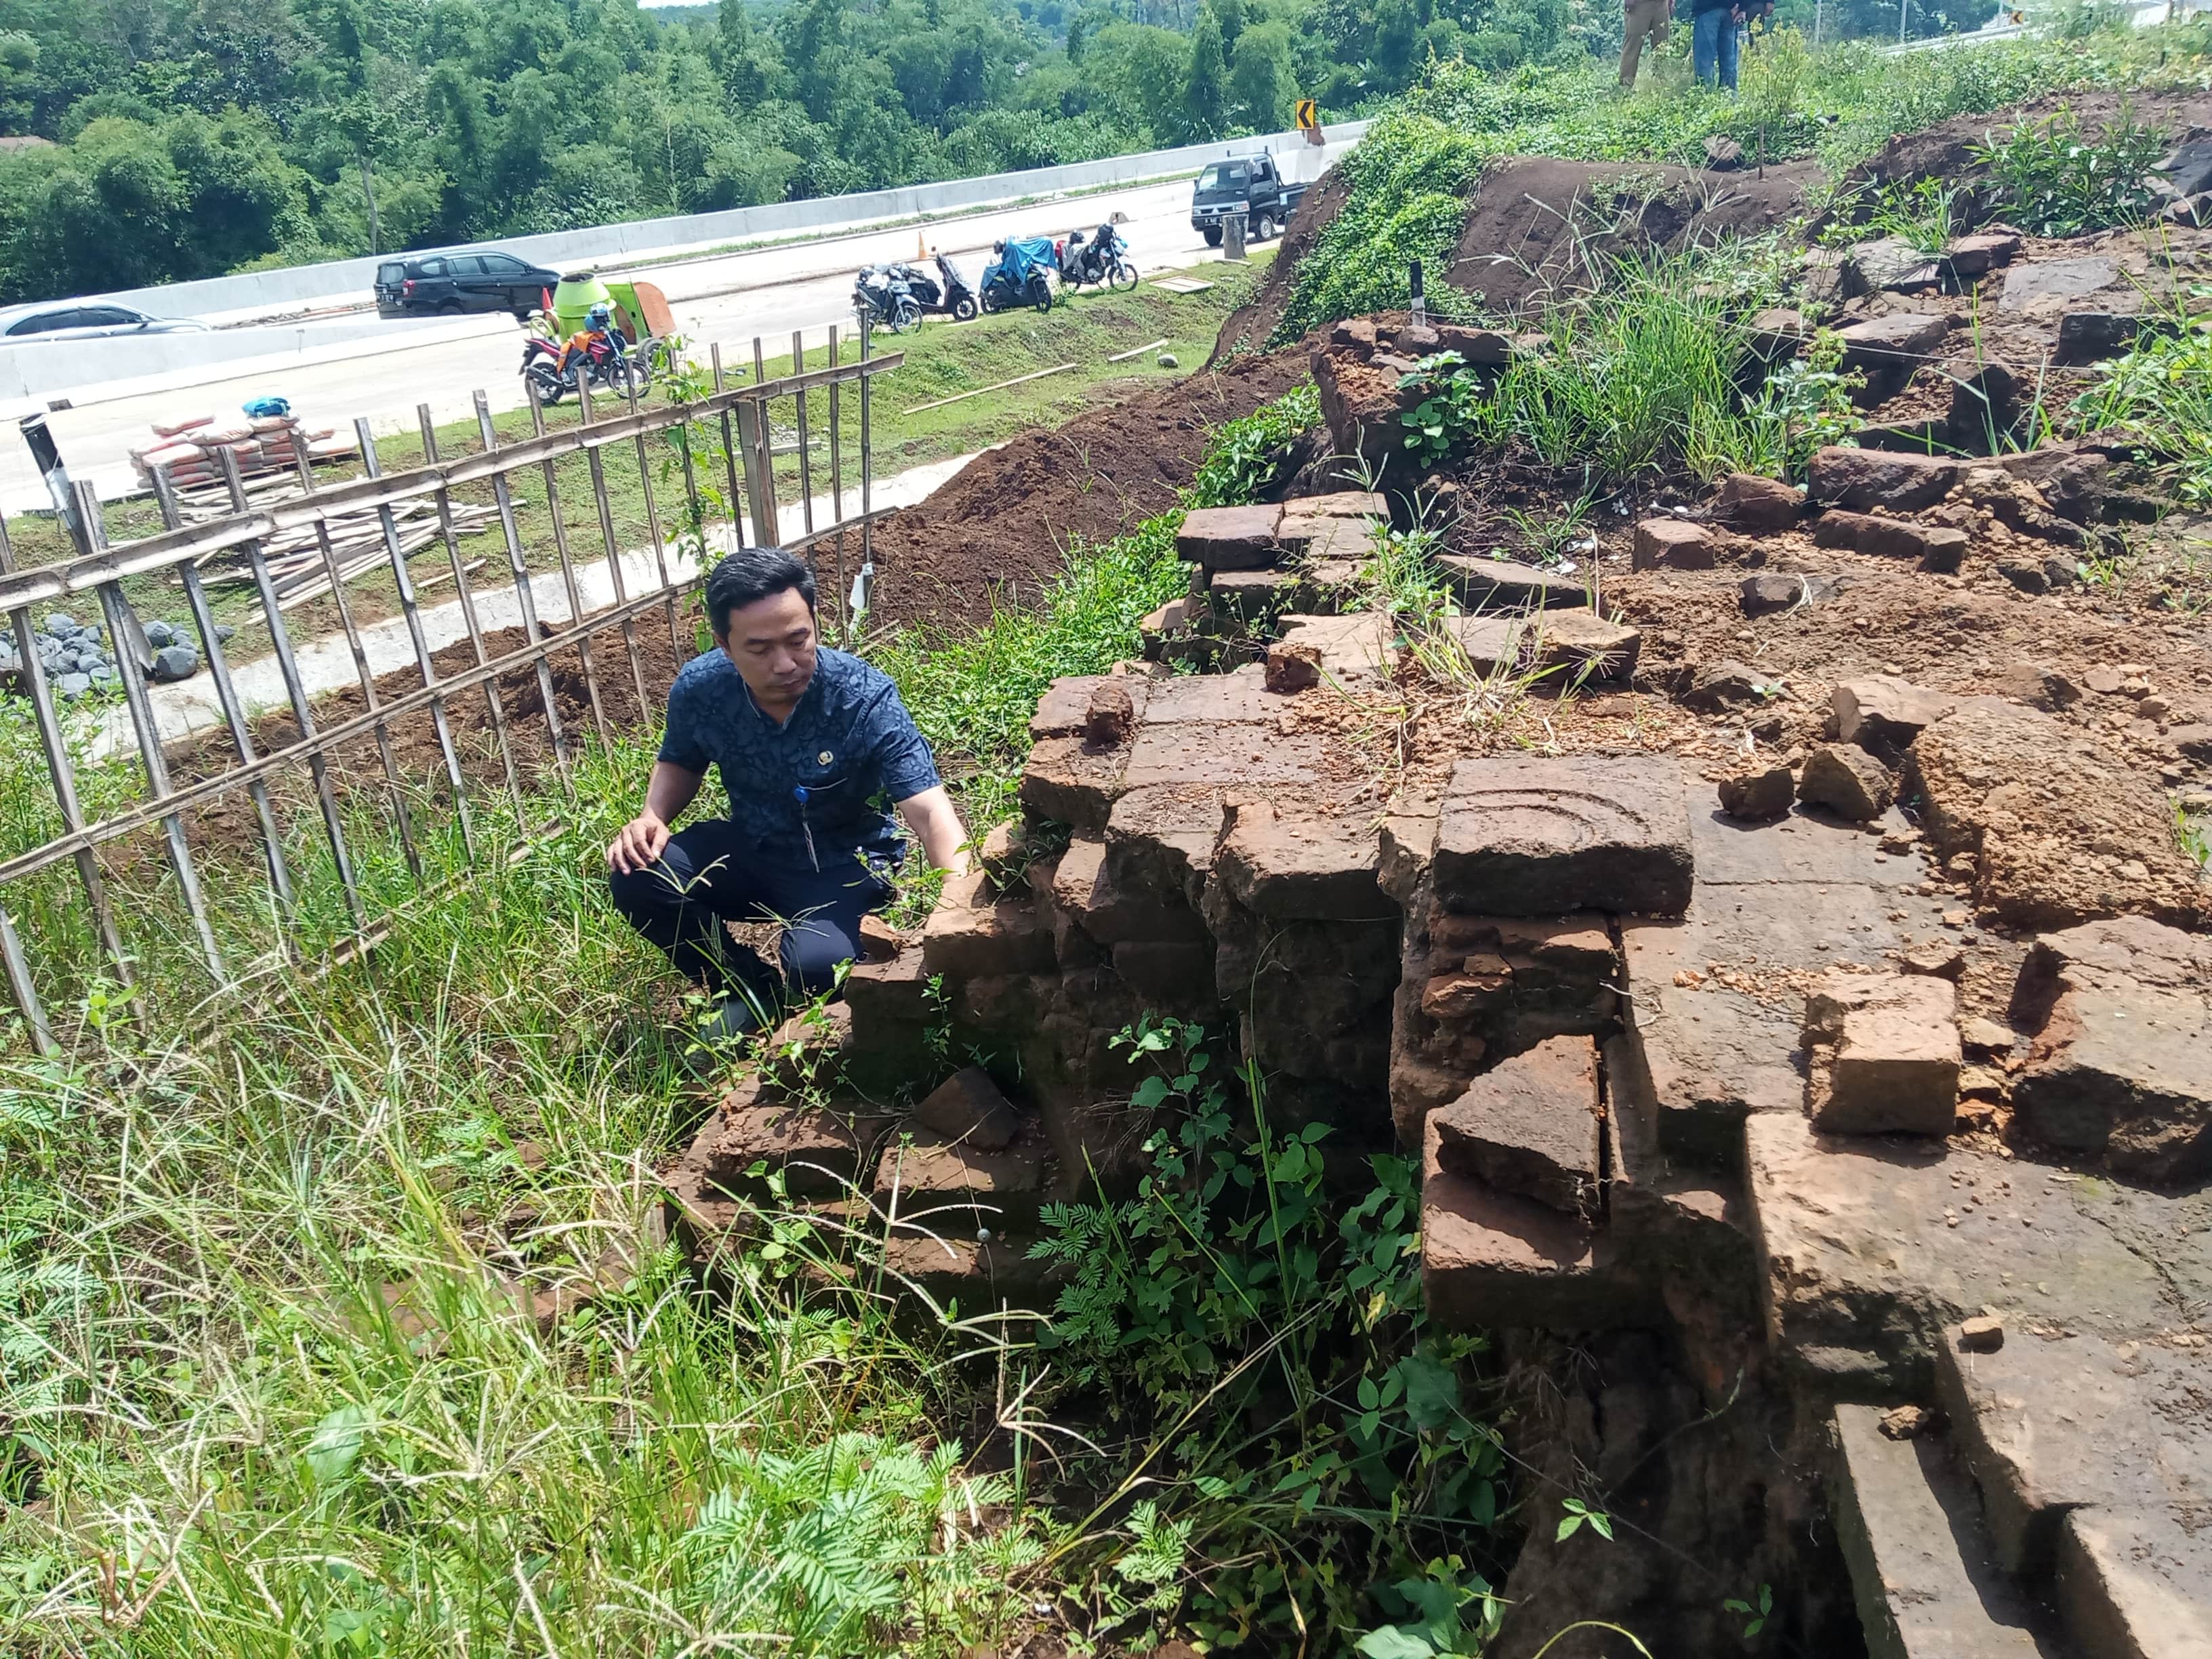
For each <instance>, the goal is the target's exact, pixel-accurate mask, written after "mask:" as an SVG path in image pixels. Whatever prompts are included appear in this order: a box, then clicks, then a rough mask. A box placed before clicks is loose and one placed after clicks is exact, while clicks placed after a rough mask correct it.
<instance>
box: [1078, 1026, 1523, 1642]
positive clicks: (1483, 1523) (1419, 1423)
mask: <svg viewBox="0 0 2212 1659" xmlns="http://www.w3.org/2000/svg"><path fill="white" fill-rule="evenodd" d="M1116 1046H1117V1047H1118V1048H1121V1050H1122V1051H1123V1052H1124V1053H1125V1054H1127V1055H1128V1056H1129V1058H1130V1059H1131V1060H1132V1061H1133V1065H1134V1066H1136V1068H1137V1069H1138V1071H1139V1073H1141V1075H1140V1078H1139V1081H1138V1083H1137V1084H1136V1085H1135V1088H1134V1090H1133V1093H1132V1104H1133V1106H1135V1107H1136V1108H1137V1109H1139V1110H1142V1111H1145V1112H1147V1113H1149V1114H1151V1115H1152V1117H1153V1119H1154V1121H1155V1123H1156V1126H1157V1127H1154V1128H1153V1129H1152V1132H1151V1133H1150V1134H1149V1136H1148V1137H1147V1139H1146V1143H1145V1156H1146V1160H1147V1169H1146V1174H1145V1175H1144V1176H1143V1177H1142V1178H1141V1180H1140V1181H1139V1184H1138V1187H1137V1190H1136V1193H1135V1194H1134V1195H1133V1197H1131V1198H1129V1199H1127V1200H1121V1201H1119V1202H1109V1203H1097V1204H1066V1205H1054V1206H1048V1208H1047V1209H1046V1211H1045V1212H1044V1221H1045V1224H1046V1225H1047V1227H1048V1229H1049V1232H1050V1236H1049V1237H1047V1238H1046V1239H1044V1240H1042V1242H1040V1243H1039V1244H1038V1245H1037V1246H1036V1254H1037V1255H1040V1256H1042V1257H1044V1258H1046V1259H1048V1260H1053V1261H1061V1262H1065V1263H1066V1264H1067V1266H1068V1268H1069V1270H1070V1277H1069V1279H1068V1281H1067V1283H1066V1285H1065V1286H1064V1288H1063V1289H1062V1290H1061V1291H1060V1296H1059V1299H1058V1301H1057V1303H1056V1304H1055V1305H1054V1309H1053V1310H1052V1314H1051V1317H1050V1321H1049V1322H1048V1325H1047V1326H1046V1327H1045V1328H1044V1330H1043V1332H1042V1334H1040V1336H1039V1338H1038V1350H1039V1354H1040V1357H1041V1358H1053V1357H1054V1356H1058V1357H1060V1360H1061V1362H1062V1364H1064V1365H1065V1367H1066V1370H1065V1373H1064V1376H1065V1384H1064V1386H1070V1387H1073V1388H1074V1389H1079V1390H1084V1391H1088V1392H1091V1393H1093V1394H1095V1395H1097V1398H1098V1399H1099V1400H1100V1401H1101V1402H1102V1404H1103V1407H1104V1409H1105V1410H1106V1411H1107V1413H1109V1415H1110V1416H1111V1417H1112V1418H1114V1419H1117V1420H1119V1421H1121V1422H1125V1423H1127V1424H1128V1425H1131V1426H1132V1428H1133V1429H1134V1430H1135V1431H1137V1432H1138V1434H1139V1437H1140V1439H1141V1440H1142V1441H1143V1443H1145V1447H1146V1450H1145V1453H1144V1455H1143V1456H1142V1457H1141V1458H1140V1459H1139V1460H1137V1463H1136V1467H1137V1468H1139V1469H1141V1470H1142V1471H1143V1475H1144V1482H1145V1489H1146V1513H1145V1514H1144V1516H1143V1517H1142V1522H1141V1524H1139V1516H1137V1515H1136V1514H1135V1513H1132V1514H1131V1516H1130V1517H1129V1520H1128V1522H1127V1525H1126V1528H1125V1529H1124V1530H1123V1532H1122V1533H1121V1534H1120V1535H1119V1536H1115V1535H1111V1534H1109V1536H1108V1537H1106V1538H1103V1539H1099V1540H1097V1541H1094V1542H1091V1543H1088V1544H1085V1545H1083V1546H1080V1547H1078V1548H1077V1549H1075V1550H1074V1551H1073V1552H1071V1553H1070V1557H1069V1559H1071V1560H1078V1559H1084V1557H1085V1553H1086V1552H1095V1553H1097V1554H1098V1555H1101V1556H1104V1557H1106V1558H1108V1559H1110V1561H1111V1564H1112V1567H1113V1570H1114V1571H1113V1573H1112V1575H1111V1576H1110V1577H1109V1576H1108V1575H1104V1574H1099V1573H1097V1572H1095V1571H1094V1572H1093V1573H1092V1574H1091V1575H1090V1577H1091V1583H1093V1584H1097V1585H1109V1586H1110V1585H1111V1584H1112V1583H1114V1580H1115V1579H1116V1578H1118V1579H1121V1580H1123V1581H1127V1580H1131V1579H1134V1580H1135V1581H1136V1582H1138V1583H1142V1584H1143V1585H1145V1586H1146V1594H1145V1595H1143V1596H1142V1597H1132V1596H1128V1595H1123V1596H1122V1597H1121V1603H1120V1605H1119V1606H1115V1605H1113V1604H1112V1603H1111V1602H1110V1601H1105V1600H1100V1601H1096V1602H1094V1605H1093V1607H1091V1609H1090V1610H1089V1611H1090V1612H1091V1615H1092V1617H1093V1619H1094V1620H1097V1622H1094V1623H1092V1625H1091V1633H1092V1635H1093V1636H1094V1638H1095V1637H1098V1636H1103V1635H1105V1634H1109V1633H1111V1634H1115V1635H1117V1636H1121V1637H1124V1638H1126V1637H1127V1636H1130V1635H1132V1634H1139V1633H1141V1632H1143V1631H1144V1630H1146V1628H1148V1627H1149V1628H1152V1629H1160V1630H1164V1629H1165V1628H1167V1627H1168V1626H1169V1623H1170V1621H1171V1620H1176V1619H1178V1618H1179V1619H1180V1620H1181V1621H1182V1622H1183V1623H1185V1624H1187V1625H1188V1626H1189V1627H1190V1628H1191V1629H1192V1630H1194V1632H1197V1633H1199V1634H1200V1636H1201V1637H1202V1638H1204V1639H1206V1640H1207V1641H1208V1642H1210V1643H1213V1644H1219V1645H1234V1644H1239V1643H1245V1642H1256V1643H1258V1644H1261V1645H1263V1646H1266V1647H1269V1648H1273V1647H1274V1646H1277V1645H1279V1644H1291V1643H1295V1642H1297V1641H1298V1639H1299V1638H1300V1636H1301V1634H1303V1635H1304V1638H1305V1639H1306V1641H1307V1642H1308V1643H1309V1644H1311V1645H1313V1646H1316V1647H1317V1648H1326V1647H1328V1646H1330V1645H1332V1644H1333V1643H1334V1642H1337V1641H1346V1640H1351V1639H1355V1638H1357V1637H1358V1633H1359V1632H1362V1631H1364V1630H1368V1629H1370V1628H1372V1627H1374V1626H1380V1625H1385V1624H1389V1623H1391V1622H1393V1621H1394V1620H1395V1619H1396V1618H1397V1617H1398V1616H1400V1615H1401V1613H1402V1612H1403V1610H1404V1608H1405V1606H1406V1597H1405V1595H1404V1594H1403V1591H1402V1589H1401V1581H1402V1580H1406V1579H1408V1578H1410V1579H1412V1580H1414V1581H1419V1580H1420V1579H1421V1578H1422V1577H1423V1574H1424V1571H1425V1565H1426V1564H1428V1563H1430V1562H1431V1561H1433V1560H1435V1559H1438V1558H1440V1557H1441V1556H1442V1555H1443V1553H1447V1552H1448V1551H1449V1549H1450V1548H1451V1547H1454V1546H1455V1545H1456V1546H1457V1547H1462V1548H1463V1547H1465V1543H1466V1540H1467V1537H1468V1531H1469V1529H1470V1528H1472V1529H1474V1531H1475V1532H1477V1533H1478V1534H1479V1533H1480V1532H1482V1531H1485V1530H1486V1529H1488V1528H1491V1527H1492V1525H1494V1524H1495V1522H1496V1521H1497V1519H1498V1515H1499V1512H1500V1510H1501V1508H1502V1506H1503V1502H1504V1488H1503V1481H1502V1476H1503V1473H1504V1454H1503V1453H1502V1451H1501V1450H1500V1449H1499V1447H1498V1443H1497V1441H1496V1438H1495V1436H1494V1434H1493V1433H1492V1429H1491V1427H1490V1425H1489V1424H1488V1422H1487V1421H1486V1419H1485V1418H1484V1417H1483V1416H1482V1415H1481V1414H1480V1413H1478V1412H1477V1411H1476V1410H1475V1409H1474V1407H1473V1404H1472V1400H1471V1390H1470V1387H1469V1383H1468V1373H1467V1371H1466V1370H1465V1366H1464V1362H1465V1361H1467V1360H1468V1359H1469V1358H1472V1357H1473V1356H1474V1355H1475V1354H1477V1353H1480V1352H1482V1350H1483V1346H1484V1345H1483V1343H1482V1341H1481V1340H1480V1339H1472V1338H1466V1337H1461V1336H1447V1335H1444V1334H1440V1333H1435V1332H1431V1331H1430V1330H1429V1329H1428V1328H1427V1317H1426V1315H1425V1311H1424V1310H1423V1308H1422V1305H1421V1296H1420V1284H1419V1234H1418V1231H1417V1227H1418V1220H1419V1182H1418V1179H1417V1176H1416V1172H1415V1170H1414V1169H1413V1164H1411V1163H1410V1162H1409V1161H1408V1160H1407V1159H1405V1158H1397V1157H1390V1156H1383V1155H1374V1156H1370V1157H1367V1158H1364V1159H1361V1160H1358V1162H1364V1164H1366V1166H1367V1168H1366V1170H1365V1172H1364V1176H1352V1177H1349V1178H1347V1176H1346V1174H1345V1173H1344V1172H1342V1171H1339V1172H1338V1173H1337V1174H1336V1175H1334V1176H1332V1174H1331V1160H1332V1158H1333V1157H1335V1156H1337V1155H1335V1154H1333V1153H1332V1152H1331V1150H1330V1148H1329V1145H1328V1139H1329V1133H1330V1131H1329V1128H1328V1126H1327V1125H1324V1124H1314V1125H1309V1126H1306V1127H1302V1128H1297V1129H1289V1128H1285V1127H1279V1126H1277V1125H1275V1124H1274V1123H1273V1122H1272V1121H1271V1120H1270V1118H1269V1115H1268V1112H1267V1098H1266V1091H1265V1089H1264V1088H1263V1087H1262V1085H1261V1079H1260V1078H1259V1076H1258V1073H1257V1072H1256V1070H1255V1068H1253V1067H1252V1066H1249V1065H1247V1066H1243V1067H1237V1066H1235V1064H1234V1063H1233V1061H1232V1060H1231V1058H1230V1055H1229V1051H1228V1048H1227V1047H1226V1045H1225V1043H1224V1042H1221V1040H1220V1039H1219V1038H1218V1036H1216V1035H1215V1034H1213V1033H1211V1032H1209V1031H1207V1030H1206V1029H1204V1028H1202V1027H1200V1026H1197V1025H1194V1024H1189V1023H1188V1022H1185V1021H1182V1020H1177V1019H1171V1018H1169V1019H1162V1018H1152V1019H1147V1020H1146V1021H1144V1022H1142V1023H1141V1024H1138V1025H1136V1026H1134V1027H1133V1028H1130V1029H1129V1030H1125V1031H1123V1032H1122V1033H1121V1036H1120V1037H1119V1038H1118V1039H1116ZM1344 1161H1345V1162H1346V1163H1353V1162H1354V1160H1353V1159H1352V1158H1345V1160H1344ZM1355 1167H1356V1166H1355ZM1355 1194H1358V1196H1356V1197H1355V1196H1354V1195H1355ZM1135 1490H1136V1488H1135V1486H1133V1485H1130V1484H1127V1483H1126V1482H1125V1483H1123V1485H1122V1486H1121V1487H1119V1488H1117V1489H1114V1490H1113V1491H1112V1492H1111V1493H1110V1495H1109V1498H1108V1499H1107V1500H1106V1503H1105V1504H1102V1505H1101V1510H1102V1512H1103V1510H1106V1509H1108V1508H1109V1507H1110V1506H1112V1505H1113V1504H1115V1503H1116V1502H1117V1501H1118V1500H1119V1499H1121V1497H1122V1496H1123V1493H1124V1492H1127V1493H1131V1494H1133V1492H1135ZM1125 1540H1126V1541H1125ZM1456 1565H1458V1563H1457V1562H1456V1561H1455V1566H1456ZM1459 1587H1460V1588H1461V1589H1464V1590H1465V1591H1467V1593H1468V1596H1469V1597H1470V1598H1472V1599H1475V1600H1477V1601H1479V1604H1480V1607H1479V1610H1478V1613H1477V1620H1478V1622H1480V1620H1481V1619H1484V1618H1488V1617H1492V1616H1494V1613H1493V1612H1492V1600H1491V1587H1490V1583H1489V1582H1488V1580H1487V1579H1486V1578H1485V1577H1482V1576H1481V1575H1480V1573H1477V1572H1469V1573H1468V1574H1466V1575H1465V1577H1463V1578H1462V1580H1461V1581H1460V1586H1459ZM1100 1615H1105V1616H1104V1617H1103V1618H1102V1617H1100Z"/></svg>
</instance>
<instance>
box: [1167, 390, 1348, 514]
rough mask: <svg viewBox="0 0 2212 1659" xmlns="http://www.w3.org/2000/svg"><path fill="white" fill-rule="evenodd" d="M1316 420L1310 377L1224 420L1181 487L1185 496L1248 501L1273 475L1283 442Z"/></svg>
mask: <svg viewBox="0 0 2212 1659" xmlns="http://www.w3.org/2000/svg"><path fill="white" fill-rule="evenodd" d="M1320 424H1321V394H1320V393H1319V392H1316V390H1315V389H1314V387H1313V385H1312V384H1311V382H1308V383H1307V384H1305V385H1303V386H1293V387H1291V390H1289V391H1288V392H1285V393H1284V394H1283V395H1282V396H1281V397H1279V398H1276V399H1275V400H1274V401H1273V403H1271V404H1265V405H1263V406H1262V407H1261V408H1259V409H1256V410H1253V411H1252V413H1251V414H1249V415H1247V416H1244V417H1243V419H1242V420H1236V421H1229V422H1225V423H1224V424H1223V426H1222V428H1221V429H1220V430H1219V431H1218V432H1217V433H1215V434H1214V437H1213V446H1212V451H1211V453H1208V454H1207V456H1206V459H1205V460H1204V461H1203V462H1201V463H1200V465H1199V469H1198V471H1197V473H1196V474H1195V476H1194V477H1192V479H1191V481H1190V488H1189V489H1188V490H1187V491H1185V492H1184V495H1185V498H1186V500H1187V501H1188V503H1189V504H1190V505H1191V506H1192V507H1233V506H1236V505H1237V504H1238V503H1240V502H1243V501H1251V500H1252V499H1254V497H1255V496H1256V495H1258V493H1259V492H1260V491H1261V490H1262V489H1266V488H1267V486H1268V485H1270V484H1272V483H1274V482H1275V481H1276V478H1277V477H1278V476H1279V473H1280V471H1281V467H1280V465H1279V459H1280V452H1281V450H1282V447H1283V446H1284V445H1285V444H1286V443H1288V442H1289V441H1291V439H1293V438H1295V437H1297V435H1299V434H1300V433H1302V432H1304V431H1306V430H1308V429H1309V428H1312V427H1316V426H1318V425H1320Z"/></svg>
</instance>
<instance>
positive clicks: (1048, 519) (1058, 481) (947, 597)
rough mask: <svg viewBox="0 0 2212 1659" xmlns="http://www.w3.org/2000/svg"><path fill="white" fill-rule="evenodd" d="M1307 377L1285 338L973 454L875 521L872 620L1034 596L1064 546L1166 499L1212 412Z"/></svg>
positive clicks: (1240, 408)
mask: <svg viewBox="0 0 2212 1659" xmlns="http://www.w3.org/2000/svg"><path fill="white" fill-rule="evenodd" d="M1305 376H1306V353H1305V350H1304V348H1303V347H1294V348H1292V349H1290V350H1287V351H1282V352H1278V353H1275V354H1274V355H1273V356H1266V357H1258V358H1251V359H1246V360H1243V361H1240V362H1236V363H1233V364H1231V365H1230V366H1229V367H1227V368H1224V369H1222V370H1220V371H1218V372H1216V371H1214V370H1211V369H1208V370H1203V371H1201V372H1200V373H1199V374H1194V375H1193V376H1191V377H1190V378H1189V379H1188V380H1182V381H1179V382H1177V383H1176V384H1175V385H1173V386H1163V387H1160V388H1159V389H1158V390H1156V391H1151V392H1141V393H1139V394H1138V395H1137V396H1135V397H1133V398H1129V399H1127V401H1125V402H1122V403H1118V404H1112V405H1110V406H1109V407H1106V408H1103V409H1099V410H1094V411H1093V412H1091V413H1090V414H1088V415H1085V416H1080V417H1079V418H1078V419H1076V420H1073V421H1071V422H1068V423H1067V424H1066V426H1063V427H1059V428H1055V429H1054V430H1052V431H1048V432H1031V433H1027V434H1024V435H1023V436H1021V437H1018V438H1016V439H1014V440H1013V441H1012V442H1010V443H1006V444H1003V445H1001V446H1000V447H999V448H997V449H994V450H992V451H990V452H989V453H987V454H983V455H979V456H978V457H976V459H974V460H973V461H970V462H969V464H968V465H966V466H965V467H963V469H961V471H959V473H958V474H957V475H956V476H955V477H952V478H951V480H950V481H948V482H947V483H945V484H943V485H941V486H940V487H939V489H938V490H937V491H936V493H935V494H933V495H931V496H930V497H929V499H928V500H927V501H923V502H921V504H920V505H918V506H915V507H908V508H907V509H906V510H905V511H903V512H902V513H896V514H894V515H893V516H892V517H891V518H890V519H888V520H885V521H884V523H883V524H882V525H881V526H878V529H877V531H876V536H875V562H876V589H875V609H874V611H873V612H872V617H873V619H874V620H875V622H876V623H878V625H890V624H901V625H908V626H910V625H913V624H915V623H933V624H943V625H949V626H957V625H960V624H963V623H981V622H985V621H987V620H988V619H989V617H990V616H991V613H992V611H994V609H996V608H998V607H999V606H1001V605H1026V604H1030V603H1031V602H1033V601H1034V600H1035V599H1036V597H1037V595H1038V594H1039V593H1040V592H1042V589H1043V587H1044V586H1045V584H1046V583H1047V582H1048V581H1050V580H1052V578H1053V577H1054V576H1055V575H1057V574H1059V573H1060V570H1061V569H1062V568H1064V567H1065V566H1066V562H1067V554H1068V550H1070V548H1072V547H1073V546H1074V545H1075V544H1078V543H1083V542H1092V543H1095V542H1103V541H1107V540H1109V539H1111V538H1113V537H1115V536H1118V535H1120V534H1121V532H1124V531H1126V530H1128V529H1129V528H1131V527H1132V526H1135V525H1137V524H1139V523H1141V522H1143V521H1144V520H1146V519H1149V518H1151V517H1152V516H1153V515H1154V514H1155V513H1164V512H1165V511H1166V510H1167V509H1168V508H1170V507H1173V506H1174V505H1175V504H1176V501H1177V500H1178V498H1179V497H1178V492H1179V491H1180V490H1181V489H1182V487H1183V486H1184V485H1186V484H1188V483H1189V482H1190V478H1191V474H1192V473H1193V472H1194V471H1195V470H1196V469H1197V466H1198V464H1199V462H1200V460H1201V459H1204V457H1205V454H1206V448H1207V447H1208V445H1209V444H1211V442H1212V436H1213V433H1214V431H1215V430H1216V428H1218V427H1219V426H1220V425H1221V424H1222V422H1225V421H1233V420H1236V419H1237V418H1239V417H1240V416H1245V415H1249V414H1250V413H1251V412H1252V411H1253V410H1255V409H1257V408H1259V407H1260V405H1261V404H1264V403H1267V402H1268V401H1269V400H1270V399H1272V398H1278V397H1280V396H1281V395H1282V394H1283V393H1284V392H1287V391H1289V390H1290V389H1291V387H1292V386H1296V385H1297V383H1298V382H1299V381H1300V380H1304V378H1305Z"/></svg>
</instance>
